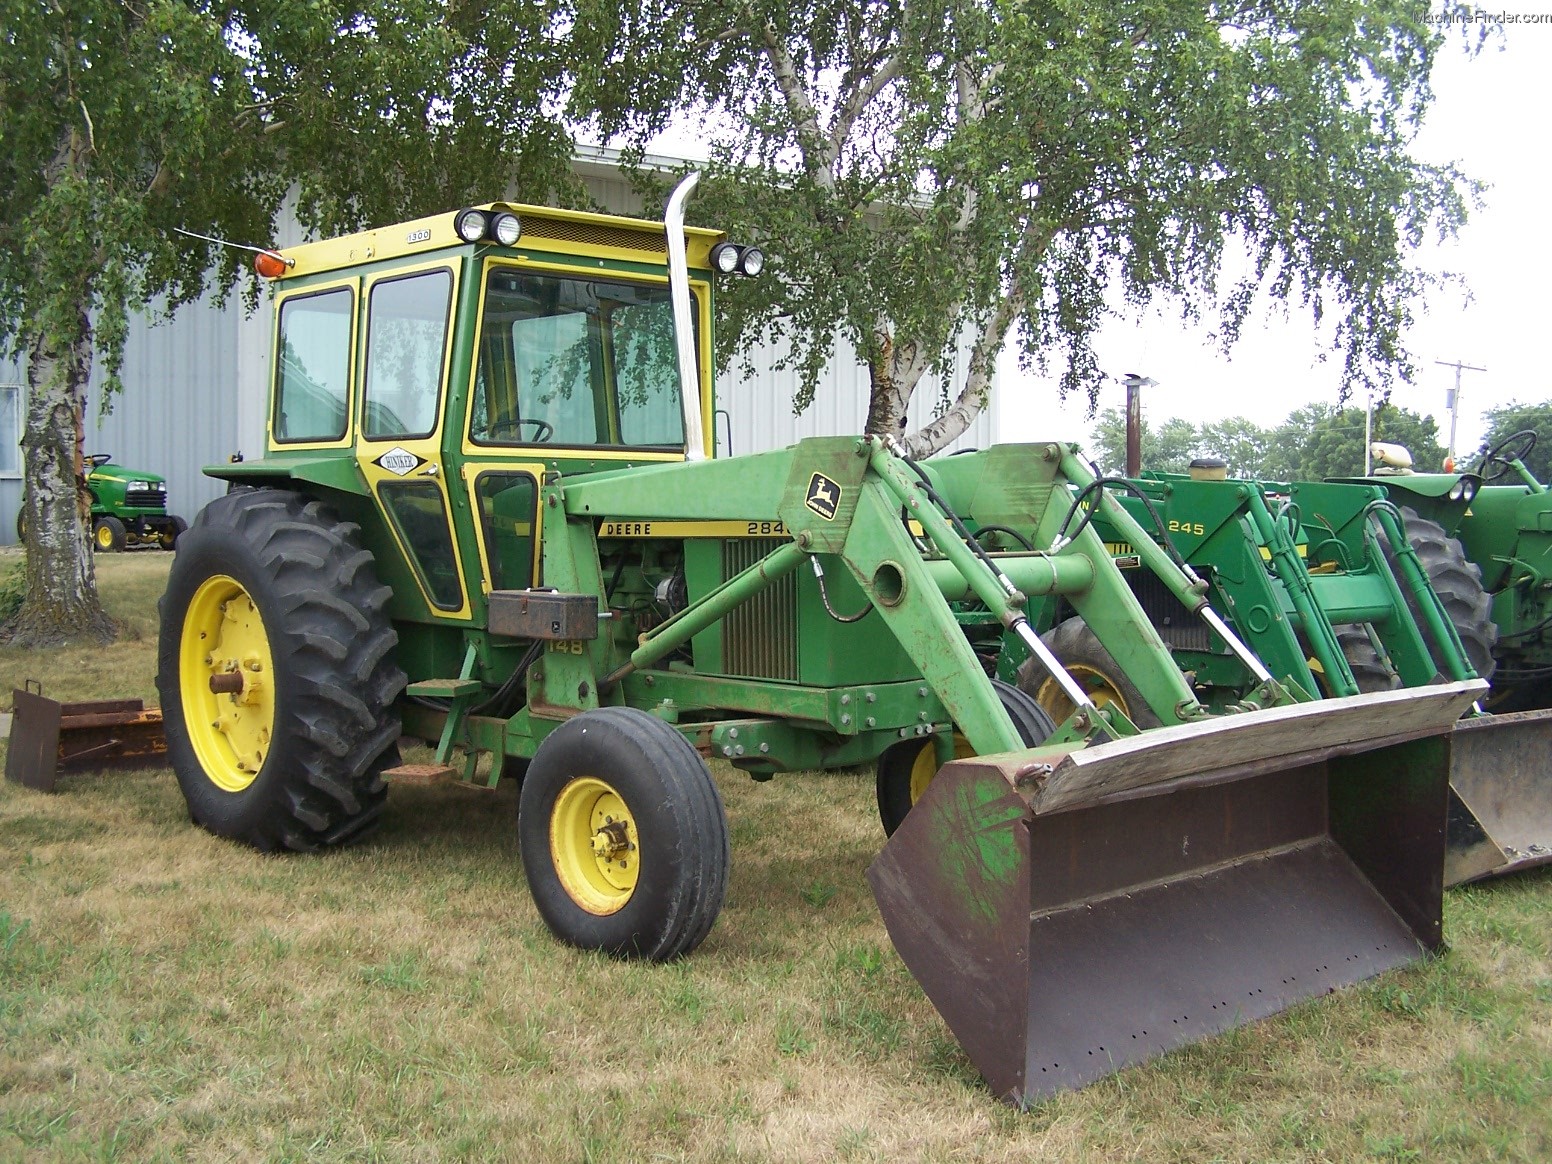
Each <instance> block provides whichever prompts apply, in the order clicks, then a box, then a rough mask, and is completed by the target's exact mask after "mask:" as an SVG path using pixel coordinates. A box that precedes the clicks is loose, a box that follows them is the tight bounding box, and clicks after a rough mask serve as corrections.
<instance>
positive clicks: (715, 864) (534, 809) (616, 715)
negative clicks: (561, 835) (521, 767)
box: [518, 707, 730, 962]
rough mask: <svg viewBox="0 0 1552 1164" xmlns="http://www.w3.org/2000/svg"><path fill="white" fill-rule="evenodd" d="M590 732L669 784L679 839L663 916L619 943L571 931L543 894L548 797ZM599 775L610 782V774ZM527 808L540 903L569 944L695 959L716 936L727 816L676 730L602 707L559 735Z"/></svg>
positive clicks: (524, 802)
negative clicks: (610, 739)
mask: <svg viewBox="0 0 1552 1164" xmlns="http://www.w3.org/2000/svg"><path fill="white" fill-rule="evenodd" d="M584 729H586V730H589V731H602V732H604V733H606V734H607V733H613V735H614V736H615V739H616V741H617V743H618V745H619V747H620V750H622V751H626V752H633V753H635V754H636V755H639V757H640V768H641V770H643V771H650V772H652V773H654V774H655V775H656V777H657V778H658V779H659V780H660V781H661V783H662V785H663V788H662V804H663V805H665V806H667V807H668V808H669V809H670V811H671V814H672V819H673V824H672V828H673V831H674V834H675V836H676V838H677V841H678V851H679V858H680V865H679V875H678V876H677V877H675V878H673V879H672V880H671V882H670V883H669V887H670V890H671V892H670V894H669V897H668V901H667V903H666V905H665V907H664V908H663V910H662V911H661V913H660V914H659V915H658V916H656V917H653V918H649V919H647V920H646V924H645V925H644V927H643V928H642V929H640V930H638V931H636V932H634V933H632V934H630V935H628V936H626V937H622V938H619V939H610V940H598V941H591V940H586V939H582V938H580V937H579V935H578V934H577V933H575V932H572V931H571V930H570V929H569V927H568V922H567V918H566V914H567V913H568V912H569V911H568V910H566V908H565V907H564V906H562V907H561V909H560V911H559V912H556V911H555V910H554V909H553V908H552V903H550V902H549V901H547V899H546V895H545V893H544V892H543V891H542V890H541V889H540V883H541V880H542V879H543V878H544V877H545V876H547V875H548V874H547V871H548V870H549V869H550V859H549V851H548V843H547V840H546V838H547V836H548V829H549V820H548V813H547V812H545V813H542V814H541V813H540V811H539V806H540V805H541V803H552V802H546V800H545V796H546V791H547V790H548V791H549V792H551V793H553V792H558V791H559V787H560V784H559V783H557V782H558V781H563V780H564V779H566V778H567V777H565V771H566V770H567V760H566V755H567V750H568V748H570V747H572V746H575V745H576V744H577V743H579V742H580V739H581V737H582V735H583V734H584ZM547 753H548V754H547ZM600 775H601V776H603V777H604V778H605V779H608V778H609V774H608V773H600ZM551 785H555V786H554V787H553V788H551V787H550V786H551ZM520 808H521V811H520V814H519V821H518V827H519V833H520V837H521V841H520V849H521V851H522V857H523V865H524V868H525V870H527V872H528V880H529V885H530V887H532V888H533V890H534V900H535V904H536V905H538V907H539V909H540V913H541V915H542V916H543V917H544V919H545V922H546V924H548V925H549V926H550V928H551V930H552V931H553V932H554V933H555V934H556V935H557V936H558V937H560V938H561V939H562V940H564V941H568V942H571V943H572V944H573V945H579V946H584V947H588V948H596V949H601V950H603V951H604V952H606V953H609V954H613V955H616V956H620V957H634V958H645V959H647V960H649V961H654V962H666V961H670V960H672V959H674V958H678V957H681V956H683V955H684V954H688V953H689V952H690V951H691V950H693V949H695V948H696V947H697V946H699V945H700V944H701V942H703V941H704V940H705V938H706V936H707V934H709V933H710V932H711V928H712V925H713V924H714V923H715V922H716V919H717V915H718V914H719V913H720V912H721V910H722V902H723V900H724V898H725V897H726V895H727V878H728V868H729V864H730V847H729V840H728V827H727V814H726V812H725V811H724V809H723V806H722V797H721V795H720V794H719V793H718V791H717V786H716V784H715V783H713V782H712V779H711V773H710V772H709V771H708V769H707V768H706V764H705V761H704V760H702V759H701V757H700V754H699V753H698V752H697V751H696V750H695V748H694V747H693V746H692V745H691V744H690V742H689V741H688V740H686V739H685V738H684V736H683V735H681V734H680V733H679V731H678V730H677V729H675V728H673V727H671V726H669V725H668V724H666V723H664V722H663V721H662V720H661V719H658V718H657V717H656V716H653V715H649V714H648V713H647V712H644V711H641V710H639V709H637V708H631V707H601V708H597V709H594V710H591V711H587V712H584V713H583V714H581V715H579V716H576V717H575V718H573V719H571V720H569V721H568V722H567V723H565V724H562V725H561V726H560V727H559V728H557V729H555V731H554V732H552V733H551V734H550V736H549V737H548V738H546V740H545V741H544V744H543V745H541V747H540V748H539V751H538V753H537V754H536V755H535V756H534V758H533V761H532V763H531V764H530V765H529V770H528V774H527V776H526V777H525V779H524V782H523V789H522V794H521V797H520ZM541 817H542V819H541ZM561 895H562V896H564V891H561ZM571 908H572V909H574V908H575V907H571Z"/></svg>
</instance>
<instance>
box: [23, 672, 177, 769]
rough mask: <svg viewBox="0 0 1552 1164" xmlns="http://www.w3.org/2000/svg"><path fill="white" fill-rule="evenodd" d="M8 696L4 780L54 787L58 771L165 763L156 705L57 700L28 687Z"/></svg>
mask: <svg viewBox="0 0 1552 1164" xmlns="http://www.w3.org/2000/svg"><path fill="white" fill-rule="evenodd" d="M11 697H12V703H11V707H12V718H11V740H10V745H9V747H8V749H7V751H6V757H5V777H6V779H7V780H11V781H14V782H15V783H17V784H23V785H26V786H27V787H28V788H35V789H37V790H38V791H40V792H53V791H54V785H55V781H56V778H57V776H58V774H59V772H60V771H62V770H67V769H72V768H133V767H145V766H154V765H157V764H162V763H165V762H166V757H167V739H166V737H165V736H164V735H163V734H162V713H161V710H160V709H159V708H154V707H153V708H150V709H147V708H146V706H145V705H144V703H142V702H141V701H140V700H138V699H96V700H87V701H83V702H79V703H60V702H58V701H57V700H53V699H49V698H47V697H46V696H44V695H42V694H41V693H38V692H35V691H30V690H13V691H12V692H11Z"/></svg>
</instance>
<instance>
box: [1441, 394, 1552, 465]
mask: <svg viewBox="0 0 1552 1164" xmlns="http://www.w3.org/2000/svg"><path fill="white" fill-rule="evenodd" d="M1483 416H1484V417H1485V418H1486V420H1487V435H1486V436H1484V437H1483V438H1482V444H1481V445H1480V446H1479V447H1478V448H1477V451H1476V453H1475V454H1474V455H1473V456H1471V457H1469V458H1462V462H1463V466H1462V467H1466V466H1467V465H1470V466H1473V467H1474V466H1475V464H1476V463H1477V462H1478V461H1480V460H1481V457H1482V455H1483V454H1484V453H1486V452H1487V451H1488V450H1489V449H1491V448H1493V447H1494V446H1495V445H1497V444H1499V443H1500V442H1502V441H1505V440H1508V439H1509V437H1511V436H1513V435H1514V434H1515V433H1518V432H1524V431H1525V430H1527V429H1529V430H1530V431H1531V432H1534V433H1535V434H1536V447H1535V448H1534V449H1532V450H1531V452H1530V455H1529V456H1526V457H1523V458H1521V459H1522V460H1523V461H1524V463H1525V467H1526V468H1527V469H1529V470H1530V471H1531V472H1532V473H1533V474H1534V475H1535V477H1536V479H1537V480H1538V481H1540V482H1542V483H1543V484H1545V483H1547V482H1549V481H1552V401H1549V402H1547V403H1543V404H1520V403H1518V402H1516V401H1510V402H1509V403H1508V404H1505V405H1504V406H1503V407H1502V408H1489V409H1488V410H1487V411H1486V412H1485V413H1483ZM1515 444H1516V445H1518V444H1519V442H1518V441H1516V442H1515ZM1492 471H1494V472H1496V471H1497V470H1492ZM1503 480H1504V481H1505V482H1515V481H1518V478H1517V477H1516V476H1514V475H1513V474H1510V475H1508V476H1506V477H1504V478H1503Z"/></svg>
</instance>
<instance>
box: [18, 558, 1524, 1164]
mask: <svg viewBox="0 0 1552 1164" xmlns="http://www.w3.org/2000/svg"><path fill="white" fill-rule="evenodd" d="M166 561H167V557H166V556H164V555H158V556H155V557H153V556H151V555H139V554H137V555H123V556H120V557H118V558H114V559H102V560H99V564H100V565H101V566H102V568H103V581H104V591H105V596H106V597H107V598H108V601H109V603H110V609H111V610H112V611H113V613H114V614H115V615H116V616H118V617H125V618H128V617H139V618H142V619H146V620H147V621H146V622H144V623H143V625H142V628H141V635H142V637H141V639H140V640H138V641H129V642H125V643H121V644H118V645H116V646H115V647H112V648H109V650H108V651H104V652H94V654H96V655H97V656H99V657H98V658H97V660H96V663H97V667H96V669H95V670H91V671H90V672H87V671H86V670H84V669H81V663H80V662H79V661H75V660H73V659H64V658H63V657H61V659H55V658H47V659H38V660H25V659H18V658H15V657H9V656H4V655H0V667H3V668H4V669H5V674H4V676H3V677H0V678H10V677H11V676H13V675H20V674H22V673H24V672H23V669H24V668H25V667H27V666H32V667H37V668H39V669H41V671H42V673H41V674H39V675H37V676H36V677H41V678H43V679H44V680H45V683H46V685H48V687H49V690H50V693H51V694H56V695H59V696H61V697H86V696H89V695H90V696H97V695H114V694H123V693H124V692H125V691H126V690H128V691H134V692H137V693H145V694H150V693H151V681H150V676H151V672H152V670H153V669H154V659H153V654H154V651H153V643H154V633H155V632H154V622H152V621H150V619H151V616H152V614H153V612H154V601H155V597H156V592H157V591H158V590H159V587H160V583H159V581H158V579H159V577H160V576H161V574H164V572H165V569H166ZM121 586H122V588H123V589H122V591H121V590H120V587H121ZM125 593H130V594H133V595H134V597H132V598H131V599H129V600H126V599H125V598H124V597H123V594H125ZM88 678H89V679H90V683H91V684H94V685H93V686H86V685H85V683H86V681H87V679H88ZM76 679H80V680H81V681H82V682H81V684H77V683H76V682H75V680H76ZM717 778H718V782H719V785H720V786H721V788H722V791H723V794H724V796H725V798H726V801H727V806H728V814H729V819H730V822H731V826H732V832H733V859H734V866H733V877H732V882H731V885H730V889H729V896H728V904H727V908H726V910H725V911H724V913H723V915H722V918H721V920H720V921H719V922H718V924H717V926H716V928H715V929H714V930H713V931H712V934H711V936H710V938H709V939H708V941H707V942H706V944H705V945H704V946H703V947H702V948H701V949H700V950H698V951H697V952H696V953H695V954H694V955H693V956H691V957H690V958H688V959H686V960H684V961H681V962H679V963H675V964H672V965H667V966H643V965H627V964H622V963H618V962H613V961H610V960H608V959H605V958H601V957H597V956H594V955H588V954H583V953H579V952H577V951H575V950H571V949H569V948H565V947H562V946H559V945H557V944H556V943H555V942H554V941H553V939H552V938H551V937H550V936H549V934H548V932H547V931H546V930H545V928H544V926H543V924H542V922H540V920H539V918H538V916H537V914H536V912H535V911H534V909H533V906H532V904H531V902H530V901H529V899H528V895H527V892H526V890H525V889H524V887H523V884H522V877H521V871H520V866H519V863H518V860H517V848H516V829H515V815H516V797H515V789H514V788H513V787H511V786H507V787H503V788H502V789H500V790H498V791H496V792H479V791H472V790H466V789H460V788H404V789H395V790H394V792H393V793H392V795H391V796H390V799H389V804H388V809H387V811H386V814H385V818H384V820H383V823H382V827H381V828H380V829H379V830H378V831H377V832H376V833H375V834H373V835H372V836H371V837H370V838H368V839H367V840H366V841H365V842H363V843H361V844H359V845H356V846H354V847H351V848H347V849H344V850H341V851H338V852H333V853H328V854H324V855H321V856H312V857H266V856H263V855H260V854H257V853H254V852H251V851H249V850H247V849H244V848H242V847H239V846H236V845H233V844H230V843H227V842H224V841H220V840H218V839H216V838H214V837H211V836H209V835H208V834H206V833H203V832H201V831H199V830H197V829H194V828H192V827H190V825H189V824H188V818H187V813H186V810H185V808H184V805H183V801H182V797H181V796H180V794H179V793H178V790H177V786H176V783H175V782H174V781H173V779H172V776H171V774H170V773H169V772H166V771H160V772H144V773H136V774H127V775H126V774H85V775H75V776H68V777H66V778H65V779H64V780H63V781H62V785H63V792H62V793H61V794H60V795H57V796H53V797H48V796H43V795H40V794H37V793H32V792H29V791H26V790H23V789H19V788H16V787H13V786H9V785H5V786H3V787H0V1159H11V1158H20V1159H30V1158H36V1159H49V1160H76V1159H81V1160H103V1159H124V1160H157V1159H167V1160H230V1159H268V1160H307V1161H314V1160H321V1161H333V1160H415V1161H422V1160H466V1159H474V1160H480V1159H490V1160H511V1159H514V1158H526V1159H529V1160H535V1161H540V1160H542V1161H549V1160H557V1161H583V1160H631V1161H635V1160H685V1161H724V1160H752V1161H799V1162H801V1161H818V1160H890V1161H894V1160H924V1161H971V1160H974V1161H1010V1162H1011V1161H1034V1160H1061V1161H1101V1160H1103V1161H1111V1160H1146V1161H1193V1162H1194V1161H1203V1160H1236V1161H1237V1160H1246V1161H1250V1160H1254V1161H1260V1160H1288V1161H1304V1160H1311V1161H1313V1160H1342V1161H1348V1160H1375V1161H1380V1160H1388V1161H1401V1160H1462V1161H1466V1160H1472V1161H1474V1160H1482V1159H1503V1160H1527V1161H1528V1160H1539V1159H1545V1158H1547V1157H1548V1156H1549V1155H1552V1117H1549V1115H1548V1111H1549V1106H1552V1105H1549V1101H1552V1019H1549V1015H1552V963H1549V949H1548V942H1549V934H1552V924H1549V923H1552V908H1549V902H1552V878H1549V877H1548V875H1547V874H1545V873H1542V874H1529V875H1523V876H1520V877H1516V878H1510V879H1507V880H1505V881H1503V882H1501V883H1497V884H1492V885H1488V886H1483V887H1476V888H1471V889H1467V890H1463V891H1460V892H1456V893H1452V894H1451V895H1450V896H1449V900H1448V909H1449V917H1448V932H1449V933H1450V935H1451V940H1452V943H1453V948H1452V949H1451V950H1450V951H1449V952H1448V953H1447V954H1446V955H1444V956H1443V957H1441V958H1438V959H1435V960H1433V961H1432V962H1430V963H1429V964H1427V965H1425V966H1421V967H1418V968H1415V969H1413V970H1410V971H1408V972H1405V973H1402V974H1396V975H1391V976H1389V977H1387V978H1385V979H1384V980H1382V981H1380V982H1376V983H1373V984H1371V985H1369V986H1367V987H1365V988H1364V989H1361V990H1356V991H1348V992H1344V993H1343V994H1341V995H1338V996H1335V997H1332V998H1328V999H1323V1000H1320V1001H1318V1002H1314V1003H1310V1004H1307V1005H1304V1006H1301V1007H1299V1008H1298V1009H1296V1010H1295V1011H1293V1012H1292V1013H1290V1014H1288V1015H1285V1016H1282V1017H1280V1018H1278V1019H1276V1020H1273V1021H1270V1022H1265V1023H1260V1024H1257V1025H1256V1026H1254V1027H1251V1028H1249V1029H1245V1030H1240V1031H1236V1032H1233V1033H1231V1034H1229V1035H1226V1036H1224V1037H1221V1038H1218V1039H1214V1040H1212V1041H1210V1042H1208V1043H1206V1044H1203V1045H1200V1046H1197V1047H1193V1048H1189V1049H1186V1050H1184V1051H1181V1052H1178V1053H1176V1054H1174V1055H1171V1056H1168V1057H1166V1058H1165V1059H1163V1060H1162V1061H1160V1062H1157V1063H1154V1064H1151V1065H1147V1066H1144V1067H1141V1068H1137V1069H1133V1070H1128V1071H1126V1072H1124V1073H1122V1074H1121V1075H1119V1076H1116V1077H1113V1078H1111V1079H1108V1080H1105V1081H1103V1082H1101V1083H1099V1084H1097V1085H1095V1086H1093V1087H1091V1088H1088V1089H1087V1090H1085V1091H1083V1092H1080V1093H1077V1094H1070V1095H1063V1096H1059V1097H1057V1098H1055V1099H1053V1100H1050V1101H1048V1102H1046V1103H1043V1104H1040V1105H1038V1106H1037V1107H1035V1108H1034V1109H1032V1110H1031V1111H1029V1112H1023V1113H1021V1112H1016V1111H1013V1110H1011V1109H1008V1108H1005V1107H1003V1106H1002V1105H1000V1104H998V1103H997V1102H995V1101H994V1100H992V1099H991V1097H990V1096H989V1095H988V1094H987V1093H986V1092H985V1090H984V1088H982V1086H981V1085H980V1084H979V1082H978V1080H977V1079H976V1076H975V1073H974V1071H973V1069H972V1068H971V1067H970V1065H969V1063H968V1061H967V1060H966V1058H965V1056H964V1055H963V1053H962V1052H961V1051H960V1050H959V1048H958V1047H957V1046H956V1045H955V1043H954V1042H953V1040H952V1039H951V1038H950V1036H949V1035H948V1032H947V1031H946V1029H945V1028H944V1026H943V1024H942V1022H941V1020H939V1019H938V1017H937V1016H936V1014H935V1013H934V1012H933V1010H932V1008H931V1007H930V1006H929V1005H928V1003H927V1002H926V1000H925V999H924V997H923V996H922V994H921V992H920V990H919V989H918V988H917V987H916V985H915V983H914V982H913V981H912V980H911V978H910V976H909V975H908V974H907V973H906V971H905V970H904V968H903V966H902V965H901V963H900V961H899V959H898V958H897V957H896V956H895V955H894V953H893V951H892V950H891V948H890V946H889V943H888V939H887V937H886V935H885V933H884V929H883V926H882V924H881V922H880V921H879V919H878V916H877V913H876V911H875V909H874V907H873V903H872V899H871V895H870V894H869V892H868V889H867V886H866V883H865V881H864V879H863V875H862V874H863V870H864V868H865V867H866V865H867V862H868V861H869V860H870V859H871V857H872V856H873V854H874V853H875V852H876V850H877V848H878V845H879V840H880V836H879V831H878V826H877V822H876V819H875V814H874V810H873V805H872V787H871V778H870V777H869V776H867V775H860V774H854V773H853V774H835V775H827V776H788V777H779V778H778V779H777V780H776V781H774V782H773V783H771V784H768V785H756V784H753V783H752V782H750V781H749V780H748V779H747V778H745V777H744V776H742V775H740V774H738V773H736V772H733V771H731V770H728V769H719V770H718V772H717Z"/></svg>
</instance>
